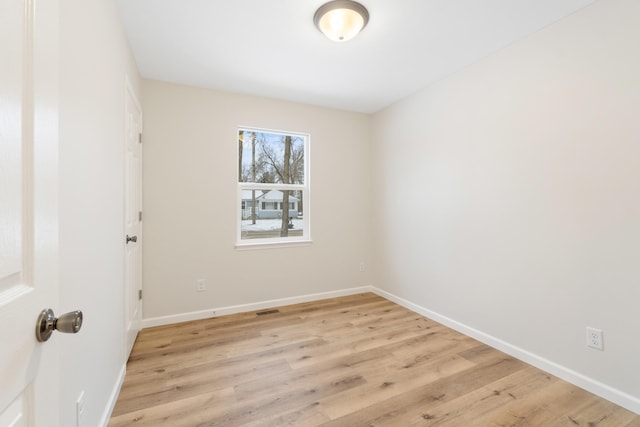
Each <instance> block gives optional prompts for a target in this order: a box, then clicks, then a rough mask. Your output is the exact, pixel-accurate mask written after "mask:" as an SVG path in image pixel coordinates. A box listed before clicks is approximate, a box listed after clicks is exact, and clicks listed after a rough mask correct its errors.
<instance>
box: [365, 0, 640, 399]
mask: <svg viewBox="0 0 640 427" xmlns="http://www.w3.org/2000/svg"><path fill="white" fill-rule="evenodd" d="M638 16H640V2H638V1H635V0H602V1H599V2H596V3H595V4H594V5H592V6H590V7H587V8H586V9H584V10H583V11H581V12H579V13H577V14H575V15H573V16H571V17H569V18H567V19H565V20H562V21H560V22H558V23H556V24H555V25H552V26H550V27H548V28H546V29H544V30H542V31H540V32H538V33H536V34H534V35H532V36H531V37H529V38H527V39H526V40H524V41H521V42H519V43H516V44H515V45H513V46H511V47H509V48H508V49H505V50H502V51H500V52H498V53H496V54H495V55H493V56H491V57H489V58H487V59H485V60H483V61H481V62H479V63H477V64H475V65H473V66H470V67H468V68H466V69H464V70H462V71H461V72H459V73H457V74H456V75H454V76H452V77H450V78H447V79H445V80H443V81H441V82H439V83H438V84H435V85H433V86H432V87H429V88H427V89H425V90H423V91H422V92H420V93H418V94H416V95H414V96H412V97H410V98H408V99H406V100H404V101H403V102H400V103H398V104H396V105H394V106H392V107H389V108H388V109H386V110H384V111H382V112H380V113H378V114H376V115H375V117H374V127H373V138H374V146H375V148H374V163H373V170H374V171H375V173H374V174H372V177H373V178H374V188H375V189H376V191H375V192H374V193H373V195H374V202H373V205H374V206H376V207H378V208H379V209H376V210H375V211H374V212H375V213H376V218H375V222H374V229H375V230H376V237H377V238H376V240H375V242H374V243H375V248H376V254H375V265H376V266H379V267H380V268H379V269H377V270H376V271H375V275H374V276H373V277H374V285H376V286H378V287H380V288H383V289H384V290H385V291H388V292H390V293H391V294H394V295H396V296H399V297H402V298H405V299H406V300H408V301H410V302H412V303H414V304H416V305H418V306H420V307H423V308H425V309H427V310H429V311H431V312H433V313H437V314H439V315H441V316H442V317H443V318H448V319H449V320H451V321H452V323H454V324H457V325H458V326H459V327H462V328H463V329H465V330H466V331H467V332H472V333H476V335H477V336H481V337H484V338H485V339H487V340H489V341H490V342H492V343H493V344H496V345H501V346H502V347H503V348H508V349H510V350H511V351H513V352H515V353H517V354H518V355H520V356H521V357H525V358H529V359H530V360H532V361H535V362H536V363H538V364H541V365H543V366H545V367H547V368H549V369H552V370H555V371H557V372H561V373H563V375H564V376H565V377H568V378H571V379H572V380H573V381H574V382H577V383H579V384H582V385H584V386H587V387H589V388H591V389H593V390H596V391H598V392H600V393H601V394H603V395H605V396H608V397H610V398H613V399H615V400H617V401H618V402H621V403H624V404H626V405H627V406H628V407H630V408H632V409H635V410H636V411H637V412H638V411H640V370H639V369H637V367H638V360H640V339H638V337H639V335H638V327H639V326H640V321H639V320H638V319H639V317H638V301H640V269H639V268H638V266H639V265H640V262H639V260H640V245H639V243H638V242H640V120H639V119H640V80H639V77H638V76H640V56H639V55H638V46H640V26H639V25H638V22H637V21H638V20H637V17H638ZM398 141H402V144H401V145H400V144H399V143H398ZM407 200H411V201H412V206H411V209H410V215H409V216H408V217H406V218H405V219H404V220H402V221H398V209H397V208H395V207H396V206H400V205H404V204H406V201H407ZM586 326H593V327H596V328H601V329H603V330H604V334H605V338H604V343H605V351H604V352H599V351H596V350H592V349H588V348H586V346H585V327H586ZM474 331H475V332H474Z"/></svg>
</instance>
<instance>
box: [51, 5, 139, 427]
mask: <svg viewBox="0 0 640 427" xmlns="http://www.w3.org/2000/svg"><path fill="white" fill-rule="evenodd" d="M125 74H127V75H128V76H129V77H130V81H131V83H132V86H133V89H134V90H136V91H137V92H138V93H140V91H139V85H140V82H139V77H138V72H137V70H136V66H135V63H134V62H133V59H132V57H131V54H130V52H129V48H128V44H127V41H126V39H125V36H124V32H123V29H122V27H121V25H120V20H119V17H118V14H117V11H116V8H115V3H114V2H112V1H106V0H89V1H87V0H66V1H61V2H60V158H59V159H60V183H59V188H60V193H59V197H60V200H59V205H60V258H59V259H60V302H59V304H58V305H57V306H56V307H55V311H56V314H62V313H64V312H67V311H71V310H75V309H81V310H82V311H83V312H84V315H85V322H84V324H83V326H82V331H81V332H80V333H79V334H78V335H75V336H73V337H62V336H59V337H57V338H56V337H54V338H55V339H58V340H61V341H64V345H61V346H60V349H61V357H60V374H61V376H60V386H61V389H60V390H59V391H58V390H51V392H52V393H58V394H59V396H60V404H61V407H60V421H59V423H56V422H55V421H53V420H52V421H51V425H52V426H56V425H59V426H75V425H76V399H77V398H78V396H79V395H80V393H81V392H82V391H84V393H85V413H84V424H83V425H84V426H99V425H103V422H104V421H105V417H107V416H108V415H109V410H110V405H111V404H112V402H113V399H114V398H115V394H114V393H115V392H117V387H118V385H119V380H120V379H121V374H122V373H123V368H124V363H125V360H124V334H123V333H124V314H123V301H124V294H123V275H124V269H123V266H124V264H123V263H124V247H123V246H124V245H123V236H124V223H123V200H124V192H123V190H124V163H123V160H124V123H125V122H124V105H125V104H124V100H125Z"/></svg>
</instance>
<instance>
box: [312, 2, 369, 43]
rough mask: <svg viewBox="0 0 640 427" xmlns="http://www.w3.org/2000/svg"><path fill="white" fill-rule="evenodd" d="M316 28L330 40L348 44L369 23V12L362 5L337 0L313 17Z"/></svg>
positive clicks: (326, 5)
mask: <svg viewBox="0 0 640 427" xmlns="http://www.w3.org/2000/svg"><path fill="white" fill-rule="evenodd" d="M313 22H315V24H316V27H318V29H319V30H320V31H322V33H323V34H324V35H325V36H327V37H328V38H329V39H330V40H333V41H336V42H346V41H347V40H351V39H352V38H354V37H355V36H356V35H358V33H359V32H360V31H362V29H363V28H364V27H365V26H366V25H367V22H369V12H367V9H366V8H365V7H364V6H362V5H361V4H360V3H356V2H354V1H349V0H337V1H332V2H329V3H326V4H324V5H322V6H321V7H320V8H319V9H318V10H317V12H316V14H315V16H314V17H313Z"/></svg>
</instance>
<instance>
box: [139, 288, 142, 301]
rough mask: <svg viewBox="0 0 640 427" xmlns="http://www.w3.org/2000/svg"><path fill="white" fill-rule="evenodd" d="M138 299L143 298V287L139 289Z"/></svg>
mask: <svg viewBox="0 0 640 427" xmlns="http://www.w3.org/2000/svg"><path fill="white" fill-rule="evenodd" d="M138 299H142V289H138Z"/></svg>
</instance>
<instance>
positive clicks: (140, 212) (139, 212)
mask: <svg viewBox="0 0 640 427" xmlns="http://www.w3.org/2000/svg"><path fill="white" fill-rule="evenodd" d="M138 221H142V211H138Z"/></svg>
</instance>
